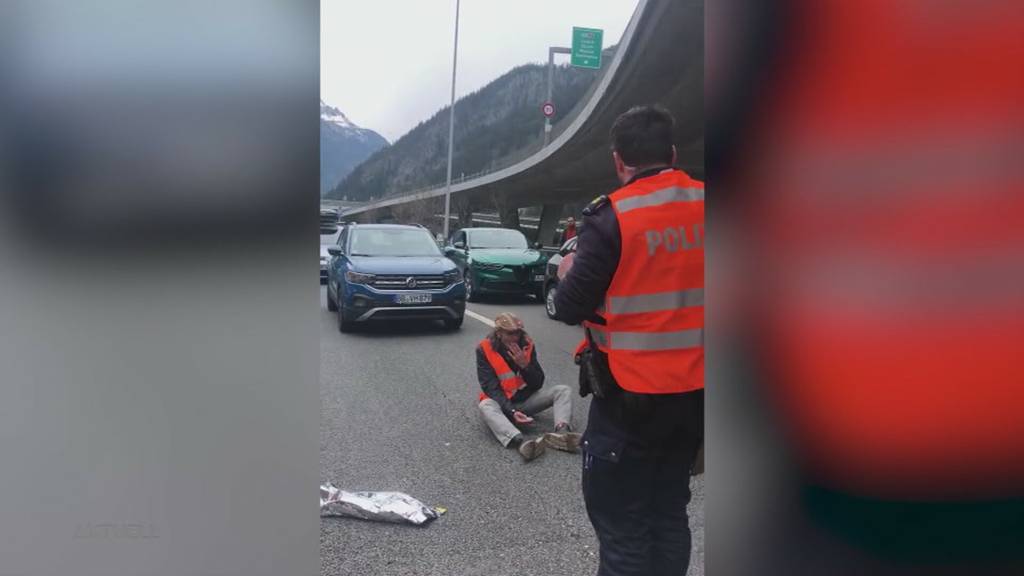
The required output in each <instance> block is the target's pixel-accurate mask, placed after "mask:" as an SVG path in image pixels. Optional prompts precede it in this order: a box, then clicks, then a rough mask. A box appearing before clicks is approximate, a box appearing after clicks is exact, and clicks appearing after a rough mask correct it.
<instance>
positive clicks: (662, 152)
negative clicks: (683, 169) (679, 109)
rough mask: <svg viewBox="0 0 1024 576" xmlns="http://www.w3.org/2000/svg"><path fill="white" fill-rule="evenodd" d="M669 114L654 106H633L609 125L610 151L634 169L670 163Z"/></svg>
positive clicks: (670, 120)
mask: <svg viewBox="0 0 1024 576" xmlns="http://www.w3.org/2000/svg"><path fill="white" fill-rule="evenodd" d="M673 125H675V119H674V118H672V114H671V113H669V112H668V110H665V109H664V108H661V107H658V106H634V107H633V108H630V109H629V110H627V111H626V112H624V113H622V115H620V116H619V117H618V118H616V119H615V123H614V124H612V129H611V133H610V139H611V143H612V150H614V151H615V152H618V153H619V157H620V158H622V162H623V163H624V164H625V165H626V166H631V167H634V168H637V167H643V166H653V165H656V164H671V163H672V127H673Z"/></svg>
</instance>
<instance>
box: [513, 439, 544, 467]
mask: <svg viewBox="0 0 1024 576" xmlns="http://www.w3.org/2000/svg"><path fill="white" fill-rule="evenodd" d="M516 449H517V450H519V455H520V456H522V457H523V461H524V462H529V461H531V460H533V459H534V458H536V457H538V456H540V455H541V454H543V453H544V449H545V446H544V442H543V440H542V439H541V438H531V439H529V440H523V441H522V442H520V443H519V446H517V447H516Z"/></svg>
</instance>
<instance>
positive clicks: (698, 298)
mask: <svg viewBox="0 0 1024 576" xmlns="http://www.w3.org/2000/svg"><path fill="white" fill-rule="evenodd" d="M703 305H704V289H703V288H693V289H691V290H679V291H676V292H655V293H654V294H641V295H639V296H611V297H609V298H608V306H609V308H610V309H611V310H610V313H611V314H640V313H642V312H661V311H664V310H678V309H679V308H686V307H689V306H703Z"/></svg>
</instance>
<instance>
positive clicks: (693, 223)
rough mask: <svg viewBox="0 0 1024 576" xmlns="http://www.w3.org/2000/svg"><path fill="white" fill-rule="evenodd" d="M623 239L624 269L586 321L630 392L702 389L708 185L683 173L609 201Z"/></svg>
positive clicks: (668, 173)
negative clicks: (597, 319) (591, 319)
mask: <svg viewBox="0 0 1024 576" xmlns="http://www.w3.org/2000/svg"><path fill="white" fill-rule="evenodd" d="M609 200H610V201H611V205H612V209H614V210H615V215H616V217H617V218H618V222H619V230H620V231H621V233H622V252H621V254H620V256H619V266H618V268H617V269H616V270H615V274H614V276H612V281H611V284H610V285H609V286H608V292H607V295H606V296H605V301H604V303H603V305H602V306H601V308H599V309H598V314H599V315H600V316H601V317H603V318H604V319H605V320H606V324H605V325H604V326H602V325H600V324H597V323H593V322H584V326H586V327H587V329H588V330H589V331H590V333H591V337H592V338H593V339H594V342H595V344H596V345H597V347H598V349H600V350H601V351H603V352H605V353H606V354H607V355H608V366H609V368H610V370H611V372H612V375H613V376H614V377H615V381H616V382H617V383H618V384H619V386H621V387H622V388H623V389H624V390H628V391H630V392H636V393H640V394H672V393H679V392H688V391H692V390H698V389H701V388H703V387H704V184H703V183H702V182H699V181H697V180H694V179H692V178H690V177H689V176H687V175H686V173H684V172H682V171H681V170H671V169H668V170H664V171H662V172H661V173H660V174H657V175H655V176H650V177H647V178H641V179H640V180H637V181H636V182H634V183H632V184H630V185H628V186H624V187H622V188H620V189H618V190H617V191H615V192H613V193H612V194H611V195H610V196H609Z"/></svg>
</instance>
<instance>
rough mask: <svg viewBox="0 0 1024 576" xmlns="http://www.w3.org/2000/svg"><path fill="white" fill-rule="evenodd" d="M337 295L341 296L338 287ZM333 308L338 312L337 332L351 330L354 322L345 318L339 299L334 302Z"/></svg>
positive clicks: (343, 308) (343, 307)
mask: <svg viewBox="0 0 1024 576" xmlns="http://www.w3.org/2000/svg"><path fill="white" fill-rule="evenodd" d="M338 296H339V297H340V296H341V288H339V289H338ZM335 308H336V309H337V312H338V332H351V331H352V330H353V329H354V328H355V323H354V322H352V321H351V320H349V319H347V318H345V306H343V305H342V304H341V302H340V301H339V302H336V303H335Z"/></svg>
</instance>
